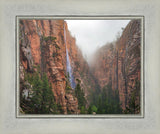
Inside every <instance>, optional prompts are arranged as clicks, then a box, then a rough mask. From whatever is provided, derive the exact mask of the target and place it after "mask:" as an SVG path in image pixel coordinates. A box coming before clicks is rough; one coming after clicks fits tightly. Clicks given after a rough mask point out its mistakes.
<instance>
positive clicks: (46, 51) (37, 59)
mask: <svg viewBox="0 0 160 134" xmlns="http://www.w3.org/2000/svg"><path fill="white" fill-rule="evenodd" d="M64 25H66V23H65V22H64V21H63V20H20V26H19V45H20V81H21V85H22V84H23V82H24V71H25V72H26V73H33V72H36V71H37V68H36V67H37V66H39V68H40V70H41V72H42V73H43V72H45V73H46V74H47V76H48V79H49V82H50V83H51V85H52V91H53V93H54V96H55V100H56V103H57V104H61V106H62V108H63V110H64V113H65V114H66V113H67V107H68V109H69V111H71V113H79V110H78V101H77V98H76V97H75V96H74V95H73V94H72V93H71V92H70V93H66V91H65V88H66V49H65V43H64ZM67 40H69V41H70V42H71V44H73V45H75V39H74V38H73V37H71V36H68V35H67ZM75 49H76V48H75ZM35 66H36V67H35ZM20 87H21V89H20V90H23V87H22V86H20Z"/></svg>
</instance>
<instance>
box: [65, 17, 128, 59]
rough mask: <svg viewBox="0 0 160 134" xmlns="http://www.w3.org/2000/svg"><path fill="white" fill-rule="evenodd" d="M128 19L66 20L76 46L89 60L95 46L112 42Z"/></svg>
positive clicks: (95, 48)
mask: <svg viewBox="0 0 160 134" xmlns="http://www.w3.org/2000/svg"><path fill="white" fill-rule="evenodd" d="M129 21H130V20H66V22H67V24H68V29H69V30H70V32H71V34H72V36H74V37H75V38H76V43H77V45H78V47H79V48H80V49H81V50H82V53H83V55H84V57H85V58H86V59H87V60H89V59H90V56H91V55H92V54H93V53H94V51H96V50H97V48H99V47H101V46H103V45H105V44H106V43H108V42H112V41H114V40H115V39H116V36H117V35H118V33H120V34H121V33H122V28H125V27H126V25H127V24H128V23H129Z"/></svg>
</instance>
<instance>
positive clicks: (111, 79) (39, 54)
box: [16, 16, 144, 118]
mask: <svg viewBox="0 0 160 134" xmlns="http://www.w3.org/2000/svg"><path fill="white" fill-rule="evenodd" d="M64 18H65V19H64ZM143 26H144V16H120V17H118V16H102V17H101V16H98V17H96V16H92V17H91V16H72V17H67V16H48V17H47V16H46V17H45V16H44V17H43V16H39V17H36V16H17V28H16V29H17V68H19V69H17V117H34V118H36V117H65V118H68V117H78V118H80V117H83V118H85V117H87V118H89V117H92V118H97V117H99V118H107V117H111V118H113V117H118V118H119V117H124V118H125V117H127V118H129V117H133V118H136V117H144V116H143V111H144V110H143V108H144V105H143V104H144V103H143V102H144V100H143V98H144V96H143V94H144V90H143V86H144V83H143V71H141V70H144V69H143V62H144V61H143V59H144V55H143V54H144V49H143V44H144V42H143V40H144V34H143V33H144V31H143V30H144V27H143ZM91 31H92V32H91ZM73 34H74V37H73ZM109 41H110V42H109ZM98 61H99V62H98Z"/></svg>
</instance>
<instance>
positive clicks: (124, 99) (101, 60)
mask: <svg viewBox="0 0 160 134" xmlns="http://www.w3.org/2000/svg"><path fill="white" fill-rule="evenodd" d="M140 25H141V24H140V21H139V20H132V21H131V22H130V23H129V24H128V25H127V27H126V28H125V29H124V31H123V33H122V35H121V37H120V38H119V39H117V41H116V42H115V43H110V44H107V45H105V46H103V47H101V48H100V49H99V50H97V52H96V53H95V63H92V70H93V71H92V72H93V74H94V76H95V77H96V79H97V81H98V83H99V85H100V87H101V88H103V87H104V86H105V85H107V84H108V83H109V82H111V83H112V90H116V89H118V91H119V97H120V101H121V103H122V108H123V109H125V107H126V106H127V105H128V103H129V99H130V97H131V93H132V92H133V91H134V90H137V88H136V86H137V85H136V83H137V81H140V60H141V59H140V43H141V26H140ZM137 93H138V94H137V104H140V98H139V97H140V84H139V85H138V91H137Z"/></svg>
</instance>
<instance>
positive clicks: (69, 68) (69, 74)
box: [64, 26, 76, 89]
mask: <svg viewBox="0 0 160 134" xmlns="http://www.w3.org/2000/svg"><path fill="white" fill-rule="evenodd" d="M64 42H65V47H66V65H67V76H69V81H70V84H71V87H72V88H73V89H75V86H76V84H75V81H74V76H73V74H72V67H71V63H70V59H69V54H68V49H67V45H66V30H65V26H64Z"/></svg>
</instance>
